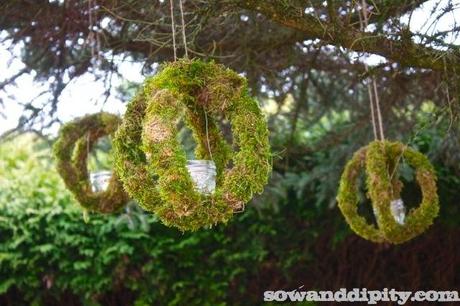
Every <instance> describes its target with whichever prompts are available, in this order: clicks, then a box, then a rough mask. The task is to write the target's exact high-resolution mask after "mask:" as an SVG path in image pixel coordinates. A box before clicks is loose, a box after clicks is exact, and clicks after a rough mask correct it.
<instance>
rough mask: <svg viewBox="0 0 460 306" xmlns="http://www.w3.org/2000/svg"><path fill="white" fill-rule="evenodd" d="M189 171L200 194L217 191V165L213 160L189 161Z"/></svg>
mask: <svg viewBox="0 0 460 306" xmlns="http://www.w3.org/2000/svg"><path fill="white" fill-rule="evenodd" d="M187 170H188V172H189V173H190V176H191V177H192V181H193V183H194V184H195V188H196V190H197V191H198V192H201V193H203V194H210V193H213V192H214V190H215V189H216V164H215V163H214V162H213V161H212V160H204V159H194V160H188V161H187Z"/></svg>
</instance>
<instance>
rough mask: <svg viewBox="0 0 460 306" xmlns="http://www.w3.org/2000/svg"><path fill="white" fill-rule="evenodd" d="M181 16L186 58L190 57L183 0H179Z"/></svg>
mask: <svg viewBox="0 0 460 306" xmlns="http://www.w3.org/2000/svg"><path fill="white" fill-rule="evenodd" d="M179 8H180V16H181V22H182V40H183V41H184V50H185V58H188V48H187V36H186V35H185V21H184V8H183V5H182V0H179Z"/></svg>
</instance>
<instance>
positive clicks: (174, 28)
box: [169, 0, 177, 61]
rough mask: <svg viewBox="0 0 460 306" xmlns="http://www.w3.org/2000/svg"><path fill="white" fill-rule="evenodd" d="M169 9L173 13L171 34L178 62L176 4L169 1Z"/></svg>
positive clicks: (171, 0) (175, 57)
mask: <svg viewBox="0 0 460 306" xmlns="http://www.w3.org/2000/svg"><path fill="white" fill-rule="evenodd" d="M169 8H170V11H171V33H172V41H173V50H174V61H176V60H177V50H176V25H175V23H174V3H173V0H169Z"/></svg>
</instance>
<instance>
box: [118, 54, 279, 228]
mask: <svg viewBox="0 0 460 306" xmlns="http://www.w3.org/2000/svg"><path fill="white" fill-rule="evenodd" d="M182 118H184V119H185V123H186V124H187V125H188V126H189V127H190V128H191V129H192V131H193V137H194V139H195V142H196V144H197V147H196V151H195V156H196V158H198V159H206V160H210V159H212V160H214V162H215V163H216V168H217V187H216V191H215V192H214V193H213V194H211V195H203V194H200V193H199V192H197V191H196V190H195V188H194V184H193V182H192V180H191V177H190V175H189V173H188V171H187V169H186V162H187V159H186V155H185V151H184V150H183V148H182V147H181V145H180V143H179V141H178V137H177V136H178V135H177V133H178V132H177V122H178V121H179V120H181V119H182ZM216 119H218V120H227V121H228V122H229V123H230V124H231V130H232V136H233V143H232V145H233V148H232V146H230V144H228V143H227V141H226V140H225V139H224V137H223V136H222V133H221V132H220V129H219V125H218V124H217V120H216ZM206 131H207V132H206ZM208 144H209V146H208ZM114 148H115V162H116V168H117V171H118V173H119V175H120V178H121V180H122V181H123V184H124V186H125V188H126V190H127V191H128V193H129V194H130V195H131V196H132V197H133V198H134V199H136V200H137V201H138V202H139V203H140V205H141V206H142V207H143V208H144V209H146V210H149V211H151V212H154V213H156V214H157V215H158V216H159V217H160V219H161V220H162V221H163V222H164V223H165V224H166V225H168V226H175V227H177V228H179V229H181V230H196V229H199V228H201V227H206V226H212V225H214V224H217V223H225V222H227V221H228V220H229V219H230V218H231V217H232V215H233V213H234V212H235V211H239V210H241V209H242V208H243V206H244V204H245V203H247V202H248V201H249V200H250V199H251V198H252V197H253V196H254V194H257V193H260V192H262V191H263V189H264V186H265V184H266V183H267V180H268V177H269V174H270V171H271V154H270V146H269V139H268V129H267V124H266V120H265V118H264V116H263V114H262V112H261V110H260V108H259V106H258V104H257V102H256V101H255V100H254V99H253V98H252V97H251V96H250V95H249V93H248V87H247V82H246V79H245V78H244V77H242V76H240V75H238V74H237V73H236V72H234V71H232V70H230V69H227V68H225V67H224V66H222V65H218V64H215V63H212V62H202V61H200V60H180V61H177V62H174V63H169V64H166V65H164V66H163V67H162V70H161V71H160V73H158V74H157V75H156V76H154V77H152V78H150V79H148V80H147V81H146V82H145V84H144V86H143V88H142V90H141V92H140V93H138V95H137V96H136V97H135V98H134V99H133V101H131V102H130V104H129V105H128V109H127V112H126V114H125V117H124V118H123V123H122V125H121V126H120V129H119V130H118V132H117V133H116V136H115V139H114ZM230 165H231V166H230Z"/></svg>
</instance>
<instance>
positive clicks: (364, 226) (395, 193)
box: [337, 141, 439, 244]
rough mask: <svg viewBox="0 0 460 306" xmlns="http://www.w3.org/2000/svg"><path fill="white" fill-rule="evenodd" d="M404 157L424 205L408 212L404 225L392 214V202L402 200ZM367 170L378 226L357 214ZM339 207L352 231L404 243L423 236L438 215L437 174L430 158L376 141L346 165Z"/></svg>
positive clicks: (394, 144)
mask: <svg viewBox="0 0 460 306" xmlns="http://www.w3.org/2000/svg"><path fill="white" fill-rule="evenodd" d="M401 158H404V159H405V161H406V162H407V163H408V164H409V165H410V166H412V167H414V169H415V173H416V180H417V183H418V184H419V185H420V188H421V191H422V202H421V204H420V205H419V207H417V208H416V209H413V210H411V211H409V213H408V215H407V218H406V221H405V224H403V225H401V224H398V223H397V222H396V220H395V219H394V218H393V216H392V214H391V211H390V203H391V201H392V200H394V199H397V198H399V197H400V192H401V189H402V183H401V182H400V181H399V179H398V178H397V175H396V173H397V170H396V169H397V166H398V164H399V161H400V159H401ZM364 167H365V169H366V175H367V180H366V183H367V189H368V196H369V198H370V200H371V202H372V207H373V210H374V213H375V215H376V222H377V227H375V226H374V225H372V224H369V223H367V221H366V219H365V218H364V217H362V216H360V215H359V214H358V202H359V197H358V184H357V179H358V176H359V174H360V171H361V169H362V168H364ZM337 200H338V203H339V208H340V210H341V211H342V213H343V215H344V216H345V219H346V221H347V222H348V224H349V225H350V227H351V229H352V230H353V231H355V232H356V233H357V234H358V235H360V236H361V237H363V238H365V239H368V240H371V241H374V242H390V243H395V244H399V243H403V242H405V241H408V240H410V239H412V238H414V237H416V236H418V235H420V234H421V233H423V232H424V231H425V230H426V229H427V228H428V227H429V226H430V225H431V224H432V223H433V219H434V218H435V217H436V216H437V214H438V212H439V201H438V195H437V187H436V175H435V171H434V168H433V166H432V165H431V164H430V162H429V160H428V158H427V157H426V156H425V155H423V154H421V153H419V152H417V151H415V150H413V149H411V148H408V147H407V146H405V145H403V144H402V143H399V142H389V141H374V142H372V143H370V144H369V145H368V146H366V147H363V148H361V149H360V150H358V151H357V152H356V153H355V154H354V155H353V158H352V159H351V160H350V161H349V162H348V163H347V165H346V166H345V170H344V172H343V174H342V178H341V180H340V187H339V192H338V196H337Z"/></svg>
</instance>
